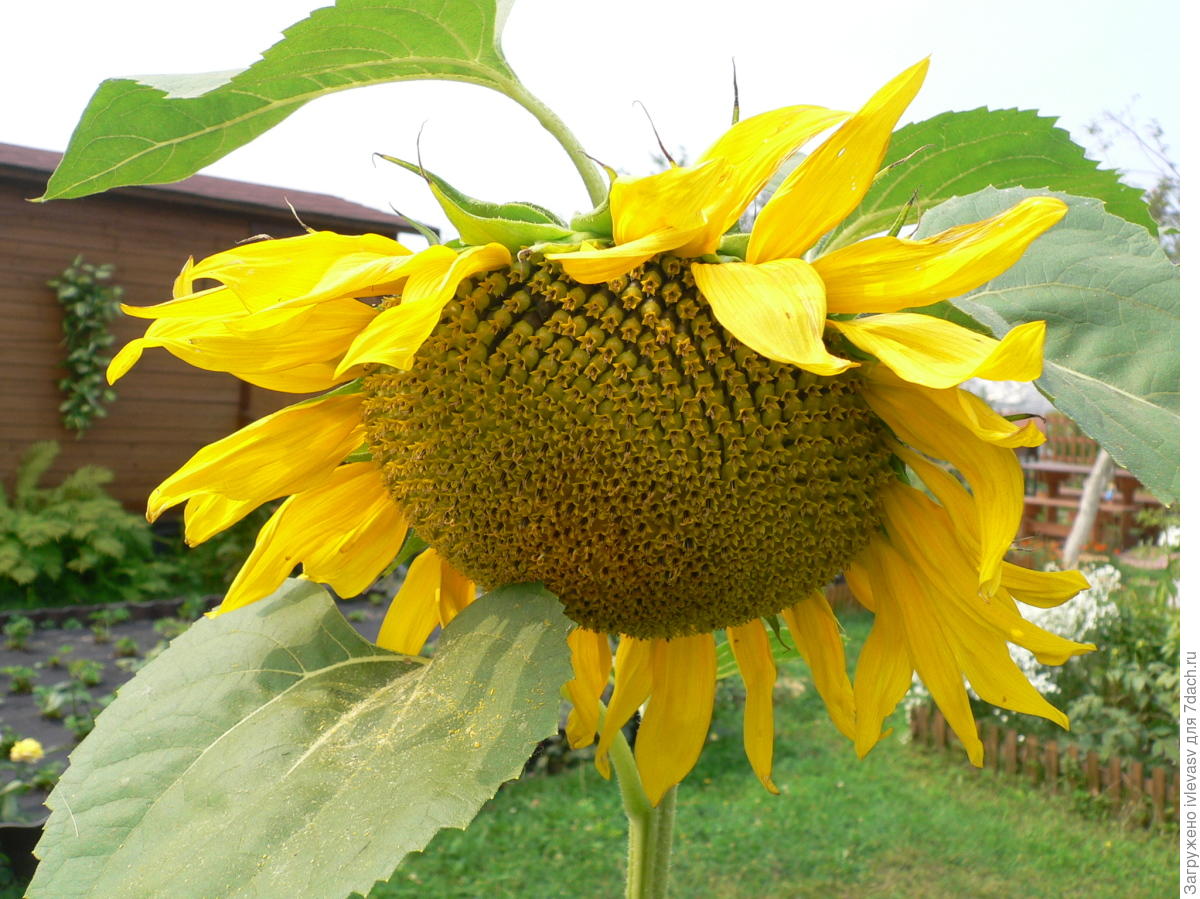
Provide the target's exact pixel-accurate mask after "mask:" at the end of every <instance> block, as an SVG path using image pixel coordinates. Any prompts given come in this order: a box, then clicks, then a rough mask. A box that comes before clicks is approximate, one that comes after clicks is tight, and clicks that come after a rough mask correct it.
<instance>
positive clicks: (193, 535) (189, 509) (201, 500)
mask: <svg viewBox="0 0 1200 899" xmlns="http://www.w3.org/2000/svg"><path fill="white" fill-rule="evenodd" d="M259 505H261V504H260V503H259V502H258V500H254V499H250V500H238V499H228V498H227V497H224V496H221V495H220V494H219V493H198V494H196V495H195V496H193V497H191V498H190V499H189V500H188V501H187V503H186V504H185V505H184V507H183V539H184V541H185V542H186V543H187V545H188V546H199V545H200V544H201V543H203V542H204V541H205V540H207V539H208V538H209V537H212V536H213V535H215V534H219V533H221V531H223V530H225V529H226V528H227V527H231V526H232V525H235V524H237V523H238V522H239V521H241V520H242V519H243V518H245V517H246V516H247V515H249V514H250V513H251V512H253V511H254V510H255V509H257V508H258V507H259Z"/></svg>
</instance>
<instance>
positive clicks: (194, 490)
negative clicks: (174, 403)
mask: <svg viewBox="0 0 1200 899" xmlns="http://www.w3.org/2000/svg"><path fill="white" fill-rule="evenodd" d="M364 435H365V432H364V430H363V424H362V397H361V395H359V394H349V395H338V396H328V397H324V398H322V399H319V400H316V401H310V402H305V403H299V404H297V405H295V406H288V407H287V408H286V409H283V410H281V411H279V412H275V413H273V414H271V415H268V416H266V417H264V418H260V419H259V420H258V421H256V422H254V424H252V425H247V426H246V427H244V428H242V429H241V430H240V431H235V432H234V433H232V434H230V435H229V436H228V437H225V438H222V439H221V440H218V441H217V442H216V443H210V444H209V445H208V446H206V447H204V448H203V449H201V450H200V451H199V452H197V453H196V454H195V455H194V456H192V458H191V459H189V460H188V461H187V463H186V464H184V466H183V467H182V468H180V469H179V470H178V471H176V472H175V473H174V474H173V475H171V476H170V477H168V478H167V479H166V480H165V481H163V482H162V483H161V484H160V485H159V486H158V487H156V488H155V489H154V491H153V492H152V493H151V494H150V499H149V501H148V503H147V506H146V517H147V518H149V519H150V520H151V521H154V519H156V518H158V516H159V515H161V514H162V513H163V511H164V510H165V509H168V508H170V507H171V506H173V505H175V504H176V503H181V502H183V501H184V500H185V499H188V498H189V497H192V496H195V495H197V494H201V493H219V494H220V495H221V496H224V497H226V498H227V499H232V500H244V501H253V502H254V503H255V504H256V505H261V504H262V503H265V502H266V501H267V500H272V499H275V498H276V497H280V496H286V495H287V494H289V493H297V492H299V491H301V490H305V489H307V488H309V487H311V486H313V485H315V484H316V483H318V482H320V481H322V480H324V479H325V478H326V477H328V476H329V474H330V473H331V472H332V471H333V470H334V469H335V468H336V467H337V466H338V465H339V464H340V463H341V461H342V460H343V459H345V457H346V456H347V454H349V453H350V452H352V451H353V450H354V449H356V448H357V447H358V446H359V445H360V444H361V443H362V441H363V438H364Z"/></svg>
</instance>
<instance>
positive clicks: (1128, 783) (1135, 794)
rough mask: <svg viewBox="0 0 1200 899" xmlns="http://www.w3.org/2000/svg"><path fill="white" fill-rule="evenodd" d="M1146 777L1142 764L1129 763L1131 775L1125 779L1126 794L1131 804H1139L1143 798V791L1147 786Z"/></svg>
mask: <svg viewBox="0 0 1200 899" xmlns="http://www.w3.org/2000/svg"><path fill="white" fill-rule="evenodd" d="M1145 780H1146V775H1145V773H1144V770H1143V767H1142V763H1141V762H1130V763H1129V774H1128V776H1127V777H1126V779H1125V794H1126V795H1127V796H1128V797H1129V801H1130V802H1134V803H1136V802H1139V801H1140V800H1141V798H1142V789H1143V787H1144V786H1145Z"/></svg>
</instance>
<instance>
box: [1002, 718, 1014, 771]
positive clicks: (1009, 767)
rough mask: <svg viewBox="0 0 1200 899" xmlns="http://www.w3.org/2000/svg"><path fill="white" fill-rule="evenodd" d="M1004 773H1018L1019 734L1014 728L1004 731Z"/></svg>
mask: <svg viewBox="0 0 1200 899" xmlns="http://www.w3.org/2000/svg"><path fill="white" fill-rule="evenodd" d="M1004 773H1005V774H1016V773H1017V732H1016V731H1015V730H1013V729H1012V728H1007V729H1006V730H1005V731H1004Z"/></svg>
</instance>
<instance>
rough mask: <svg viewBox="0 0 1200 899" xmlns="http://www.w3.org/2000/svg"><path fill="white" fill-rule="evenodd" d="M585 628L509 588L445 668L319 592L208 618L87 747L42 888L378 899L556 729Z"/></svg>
mask: <svg viewBox="0 0 1200 899" xmlns="http://www.w3.org/2000/svg"><path fill="white" fill-rule="evenodd" d="M569 625H570V623H569V622H568V621H567V620H566V618H564V617H563V615H562V613H561V611H560V610H559V605H558V602H557V600H555V599H554V597H553V596H551V595H550V594H548V593H547V592H546V591H545V590H543V589H542V588H541V587H538V586H536V585H528V584H526V585H520V586H515V587H505V588H502V589H500V590H496V591H494V592H493V593H491V594H489V595H487V596H485V597H483V598H482V599H480V600H478V601H477V602H475V603H474V604H472V605H471V606H469V607H468V608H467V609H466V610H465V611H463V613H462V614H461V615H459V616H458V617H457V618H456V619H455V620H454V621H453V622H452V623H451V624H450V626H449V627H447V628H446V630H445V632H444V633H443V634H442V637H441V641H440V645H439V647H438V650H437V653H436V656H435V658H434V659H433V660H432V661H431V662H426V661H424V660H418V659H413V658H412V657H409V656H401V655H397V654H395V653H392V652H388V651H386V650H383V649H380V648H378V647H376V646H374V645H373V644H371V643H368V642H367V641H365V640H363V639H362V638H361V637H359V636H358V634H357V633H356V632H355V631H354V630H353V628H351V627H350V625H349V624H347V623H346V621H345V619H344V618H343V617H342V616H341V614H340V613H339V612H338V610H337V608H336V607H335V605H334V604H333V602H332V600H330V598H329V597H328V595H327V594H326V593H325V591H324V589H323V588H321V587H318V586H315V585H313V584H310V583H307V582H301V581H292V582H290V583H288V584H286V585H285V586H284V587H283V588H281V589H280V590H279V591H277V592H276V594H275V595H274V596H273V597H271V598H269V599H266V600H263V601H262V602H259V603H255V604H254V605H252V606H249V607H247V608H245V609H242V610H239V611H237V612H233V613H230V614H228V615H225V616H222V617H220V618H216V619H212V620H202V621H200V622H199V623H197V624H196V625H195V626H193V627H192V628H191V629H190V630H188V631H187V632H186V633H185V634H184V635H183V636H181V637H179V638H177V639H176V640H175V641H174V642H173V643H172V644H171V646H170V647H169V648H168V649H167V650H166V651H165V652H163V653H162V655H160V656H159V657H158V658H156V659H155V660H154V661H153V662H151V663H150V664H149V665H147V666H146V668H144V669H143V670H142V671H141V672H139V674H138V676H137V677H136V678H135V679H134V680H133V681H131V682H130V683H129V684H128V685H126V686H124V687H122V689H121V692H120V694H119V695H118V697H117V699H116V701H115V702H114V703H113V704H112V705H111V706H110V707H109V708H108V709H107V710H106V711H105V712H104V713H103V714H102V715H101V716H100V718H99V720H98V722H97V727H96V730H95V731H94V732H93V734H92V735H91V736H90V737H88V739H87V740H85V741H84V742H83V744H81V745H80V747H79V748H78V749H77V750H76V751H75V753H74V755H73V756H72V759H71V762H72V764H71V767H70V769H68V771H67V772H66V773H65V774H64V775H63V777H62V780H61V781H60V782H59V784H58V786H57V788H56V789H55V790H54V792H53V794H52V795H51V797H50V800H49V803H48V804H49V805H50V806H51V807H52V808H53V809H54V812H53V814H52V815H51V817H50V820H49V822H48V823H47V825H46V831H45V836H44V837H43V838H42V841H41V843H40V844H39V845H38V855H39V856H40V857H41V858H42V863H41V865H40V866H39V868H38V871H37V876H36V878H35V879H34V882H33V883H32V885H31V886H30V893H29V895H30V896H35V897H36V896H55V897H57V896H82V895H88V896H256V897H262V896H280V897H284V896H286V897H292V896H345V895H346V894H347V893H349V892H351V891H354V890H358V891H361V892H363V893H366V892H367V891H368V890H369V889H370V888H371V886H372V884H373V883H374V882H375V881H376V880H379V879H381V878H386V877H388V876H390V875H391V873H392V871H393V870H394V869H395V867H396V865H397V864H398V863H399V862H400V860H401V858H402V857H403V856H404V855H405V854H406V853H408V852H412V851H417V850H420V849H421V848H423V847H424V846H425V844H426V843H427V842H428V841H429V839H430V838H431V837H432V836H433V835H434V834H435V833H436V832H437V831H438V830H440V829H442V828H445V827H458V828H462V827H465V826H466V825H467V824H468V823H469V822H470V821H471V819H472V818H473V817H474V816H475V814H476V813H477V812H478V810H479V808H480V806H482V805H483V803H484V802H485V801H487V799H489V798H490V797H491V796H492V795H493V794H494V793H495V792H496V789H497V788H498V787H499V786H500V784H502V783H503V782H504V781H506V780H509V779H510V778H513V777H516V776H517V775H519V774H520V772H521V768H522V765H523V764H524V762H525V761H526V759H527V758H528V756H529V754H530V752H531V751H532V749H533V747H534V745H535V744H536V743H537V742H538V740H539V739H541V738H543V737H545V736H547V735H549V734H552V733H553V732H554V731H555V729H556V727H557V724H558V714H559V688H560V686H561V685H562V684H563V683H564V682H565V681H566V680H567V679H568V678H569V677H570V676H571V674H570V664H569V653H568V650H567V648H566V640H565V637H566V634H567V630H568V628H569Z"/></svg>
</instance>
